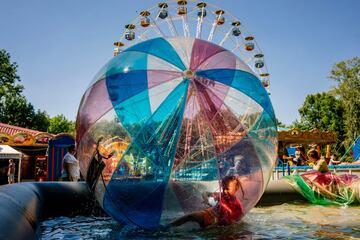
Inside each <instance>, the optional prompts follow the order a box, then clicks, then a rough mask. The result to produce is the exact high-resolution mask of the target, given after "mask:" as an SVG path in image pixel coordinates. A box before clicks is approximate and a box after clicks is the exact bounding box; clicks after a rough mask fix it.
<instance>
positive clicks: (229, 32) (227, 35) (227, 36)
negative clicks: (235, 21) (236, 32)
mask: <svg viewBox="0 0 360 240" xmlns="http://www.w3.org/2000/svg"><path fill="white" fill-rule="evenodd" d="M231 30H232V29H231V28H230V29H229V31H228V32H227V33H226V35H225V36H224V38H223V39H222V40H221V41H220V43H219V46H222V45H223V44H224V43H225V41H226V40H227V39H228V38H229V37H230V34H231Z"/></svg>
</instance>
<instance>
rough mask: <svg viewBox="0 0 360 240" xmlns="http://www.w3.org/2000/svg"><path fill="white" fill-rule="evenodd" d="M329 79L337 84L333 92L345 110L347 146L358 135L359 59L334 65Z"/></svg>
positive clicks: (359, 124) (359, 106)
mask: <svg viewBox="0 0 360 240" xmlns="http://www.w3.org/2000/svg"><path fill="white" fill-rule="evenodd" d="M329 77H330V78H331V79H333V80H335V82H336V83H337V86H336V87H335V89H334V90H335V91H334V92H335V93H336V94H337V96H338V97H339V99H340V101H341V102H342V104H343V106H344V109H345V113H344V124H345V131H346V137H347V143H348V144H349V143H351V142H353V141H354V140H355V138H356V137H357V136H358V135H360V58H359V57H355V58H352V59H349V60H346V61H342V62H339V63H337V64H335V66H334V67H333V68H332V70H331V73H330V76H329Z"/></svg>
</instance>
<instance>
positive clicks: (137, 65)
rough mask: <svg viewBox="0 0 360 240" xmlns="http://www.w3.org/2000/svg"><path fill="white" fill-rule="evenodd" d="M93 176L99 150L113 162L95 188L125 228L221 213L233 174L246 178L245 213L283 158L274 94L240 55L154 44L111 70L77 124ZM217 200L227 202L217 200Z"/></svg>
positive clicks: (86, 100)
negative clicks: (194, 214)
mask: <svg viewBox="0 0 360 240" xmlns="http://www.w3.org/2000/svg"><path fill="white" fill-rule="evenodd" d="M76 137H77V147H78V149H77V151H78V159H79V160H80V166H81V173H82V175H83V176H85V177H86V175H87V171H88V167H89V165H90V161H91V159H92V157H93V155H94V151H95V146H94V144H95V143H96V142H97V141H98V140H99V138H101V139H102V140H101V142H100V146H99V150H100V152H102V154H103V155H104V156H108V155H110V156H111V155H112V157H110V158H109V159H103V161H104V162H105V164H106V167H105V169H104V170H103V171H102V175H101V176H100V177H99V180H98V182H97V186H96V188H95V195H96V197H97V200H98V201H99V203H100V205H101V206H102V207H103V209H104V210H105V211H106V212H107V213H108V214H109V215H111V216H112V217H113V218H115V219H116V220H118V221H119V222H122V223H126V224H131V225H135V226H138V227H141V228H144V229H157V228H158V227H159V225H160V224H167V223H169V222H171V221H172V220H174V219H176V218H177V217H179V216H183V215H184V214H188V213H192V212H195V211H201V210H204V209H207V208H209V205H208V204H205V203H204V202H206V201H204V196H206V195H207V196H209V199H207V200H209V203H212V204H213V205H214V206H216V204H217V203H216V201H215V199H214V198H211V196H212V194H211V193H215V194H213V195H216V193H222V192H223V191H224V189H223V186H222V184H221V180H222V179H223V178H224V177H226V176H234V177H237V178H238V179H240V182H241V186H242V188H243V190H244V192H242V191H240V190H238V191H237V192H236V197H237V198H238V199H239V200H240V202H241V204H242V206H243V214H242V216H243V215H245V213H247V212H248V211H249V210H250V209H251V208H252V207H253V206H254V205H255V204H256V203H257V201H258V200H259V199H260V197H261V195H262V193H263V192H264V189H265V187H266V185H267V182H268V180H269V178H270V173H271V171H272V165H273V162H274V160H275V157H276V148H277V130H276V121H275V116H274V111H273V108H272V105H271V102H270V99H269V97H268V93H267V92H266V90H265V89H264V87H263V86H262V84H261V82H260V80H259V79H258V78H257V77H256V75H255V74H254V73H253V72H252V71H251V69H250V68H249V67H248V66H247V65H246V64H244V62H242V61H241V60H240V59H239V58H238V57H237V56H235V55H234V54H233V53H231V52H229V51H227V50H226V49H224V48H222V47H220V46H217V45H215V44H212V43H210V42H207V41H204V40H199V39H191V38H169V39H164V38H156V39H152V40H148V41H145V42H141V43H139V44H136V45H134V46H132V47H130V48H128V49H126V50H125V51H123V52H121V53H120V54H119V55H118V56H116V57H114V58H113V59H111V60H110V61H109V63H107V64H106V65H105V66H104V67H103V68H102V69H101V70H100V72H99V73H98V74H97V76H96V77H95V80H94V81H93V82H92V84H91V85H90V87H89V88H88V89H87V90H86V92H85V94H84V96H83V98H82V101H81V104H80V107H79V111H78V117H77V133H76ZM218 196H222V195H221V194H218Z"/></svg>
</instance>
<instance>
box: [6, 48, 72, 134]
mask: <svg viewBox="0 0 360 240" xmlns="http://www.w3.org/2000/svg"><path fill="white" fill-rule="evenodd" d="M17 67H18V66H17V64H16V63H14V62H11V59H10V54H9V53H8V52H6V51H5V50H0V122H2V123H7V124H10V125H15V126H19V127H24V128H30V129H34V130H38V131H43V132H46V131H48V130H49V128H50V127H51V128H50V130H51V131H53V133H59V132H69V133H73V132H74V123H72V122H71V121H68V120H66V119H65V117H64V116H61V117H58V116H56V117H54V118H52V119H50V118H49V115H48V114H47V113H46V112H45V111H41V110H39V109H38V110H35V108H34V106H33V105H32V104H31V103H29V102H28V101H27V99H26V97H25V96H24V95H22V91H23V89H24V87H23V86H22V85H21V84H20V77H19V76H18V74H17ZM51 123H52V125H50V124H51ZM61 123H63V124H64V126H59V124H61Z"/></svg>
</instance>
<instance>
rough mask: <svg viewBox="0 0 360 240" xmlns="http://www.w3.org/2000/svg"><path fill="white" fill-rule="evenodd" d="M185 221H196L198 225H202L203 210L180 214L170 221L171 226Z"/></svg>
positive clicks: (176, 225)
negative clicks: (180, 215)
mask: <svg viewBox="0 0 360 240" xmlns="http://www.w3.org/2000/svg"><path fill="white" fill-rule="evenodd" d="M187 222H197V223H198V224H199V225H200V226H202V225H204V218H203V212H194V213H190V214H187V215H185V216H182V217H180V218H178V219H176V220H175V221H173V222H172V223H171V226H173V227H178V226H180V225H183V224H185V223H187Z"/></svg>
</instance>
